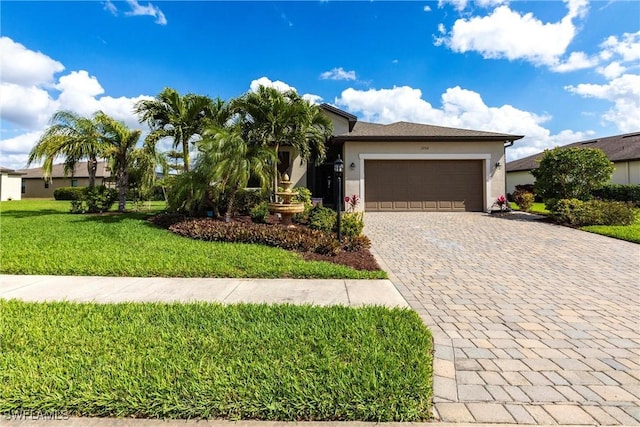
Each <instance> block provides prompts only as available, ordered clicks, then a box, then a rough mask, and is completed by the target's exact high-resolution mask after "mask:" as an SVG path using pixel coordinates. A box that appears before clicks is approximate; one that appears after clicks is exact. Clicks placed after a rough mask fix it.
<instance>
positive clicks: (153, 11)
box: [125, 0, 167, 25]
mask: <svg viewBox="0 0 640 427" xmlns="http://www.w3.org/2000/svg"><path fill="white" fill-rule="evenodd" d="M127 3H128V4H129V6H131V10H130V11H129V12H126V13H125V15H127V16H152V17H154V18H156V24H160V25H167V18H166V17H165V16H164V13H162V11H161V10H160V8H159V7H157V6H154V5H152V4H151V3H147V5H146V6H143V5H141V4H140V3H138V1H137V0H127Z"/></svg>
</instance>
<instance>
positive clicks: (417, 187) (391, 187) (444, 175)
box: [365, 160, 484, 211]
mask: <svg viewBox="0 0 640 427" xmlns="http://www.w3.org/2000/svg"><path fill="white" fill-rule="evenodd" d="M482 171H483V162H482V161H481V160H366V161H365V200H366V203H365V209H366V210H369V211H376V210H384V211H390V210H397V211H418V210H420V211H481V210H482V209H483V205H484V203H483V199H484V196H483V191H484V185H483V178H482V176H483V175H482Z"/></svg>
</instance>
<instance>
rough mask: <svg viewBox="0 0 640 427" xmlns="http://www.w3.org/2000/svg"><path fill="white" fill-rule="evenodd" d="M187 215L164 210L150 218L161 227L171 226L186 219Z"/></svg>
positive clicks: (150, 220)
mask: <svg viewBox="0 0 640 427" xmlns="http://www.w3.org/2000/svg"><path fill="white" fill-rule="evenodd" d="M185 218H186V217H185V216H184V215H182V214H179V213H175V212H163V213H160V214H158V215H154V216H152V217H151V218H149V222H150V223H152V224H153V225H156V226H158V227H160V228H169V227H170V226H172V225H173V224H177V223H179V222H182V221H184V220H185Z"/></svg>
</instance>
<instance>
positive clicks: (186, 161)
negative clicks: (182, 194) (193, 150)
mask: <svg viewBox="0 0 640 427" xmlns="http://www.w3.org/2000/svg"><path fill="white" fill-rule="evenodd" d="M182 164H183V165H184V172H189V169H191V159H190V158H189V141H182Z"/></svg>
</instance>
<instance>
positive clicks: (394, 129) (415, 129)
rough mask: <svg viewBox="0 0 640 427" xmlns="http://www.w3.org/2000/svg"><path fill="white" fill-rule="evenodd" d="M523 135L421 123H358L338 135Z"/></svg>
mask: <svg viewBox="0 0 640 427" xmlns="http://www.w3.org/2000/svg"><path fill="white" fill-rule="evenodd" d="M521 138H523V135H510V134H506V133H495V132H485V131H480V130H470V129H457V128H449V127H444V126H434V125H425V124H420V123H410V122H396V123H391V124H388V125H382V124H377V123H368V122H357V123H356V124H355V126H354V127H353V131H352V132H349V133H346V134H342V135H336V136H335V137H334V139H336V140H338V141H353V140H367V141H376V140H384V141H390V140H395V141H483V140H484V141H515V140H517V139H521Z"/></svg>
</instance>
